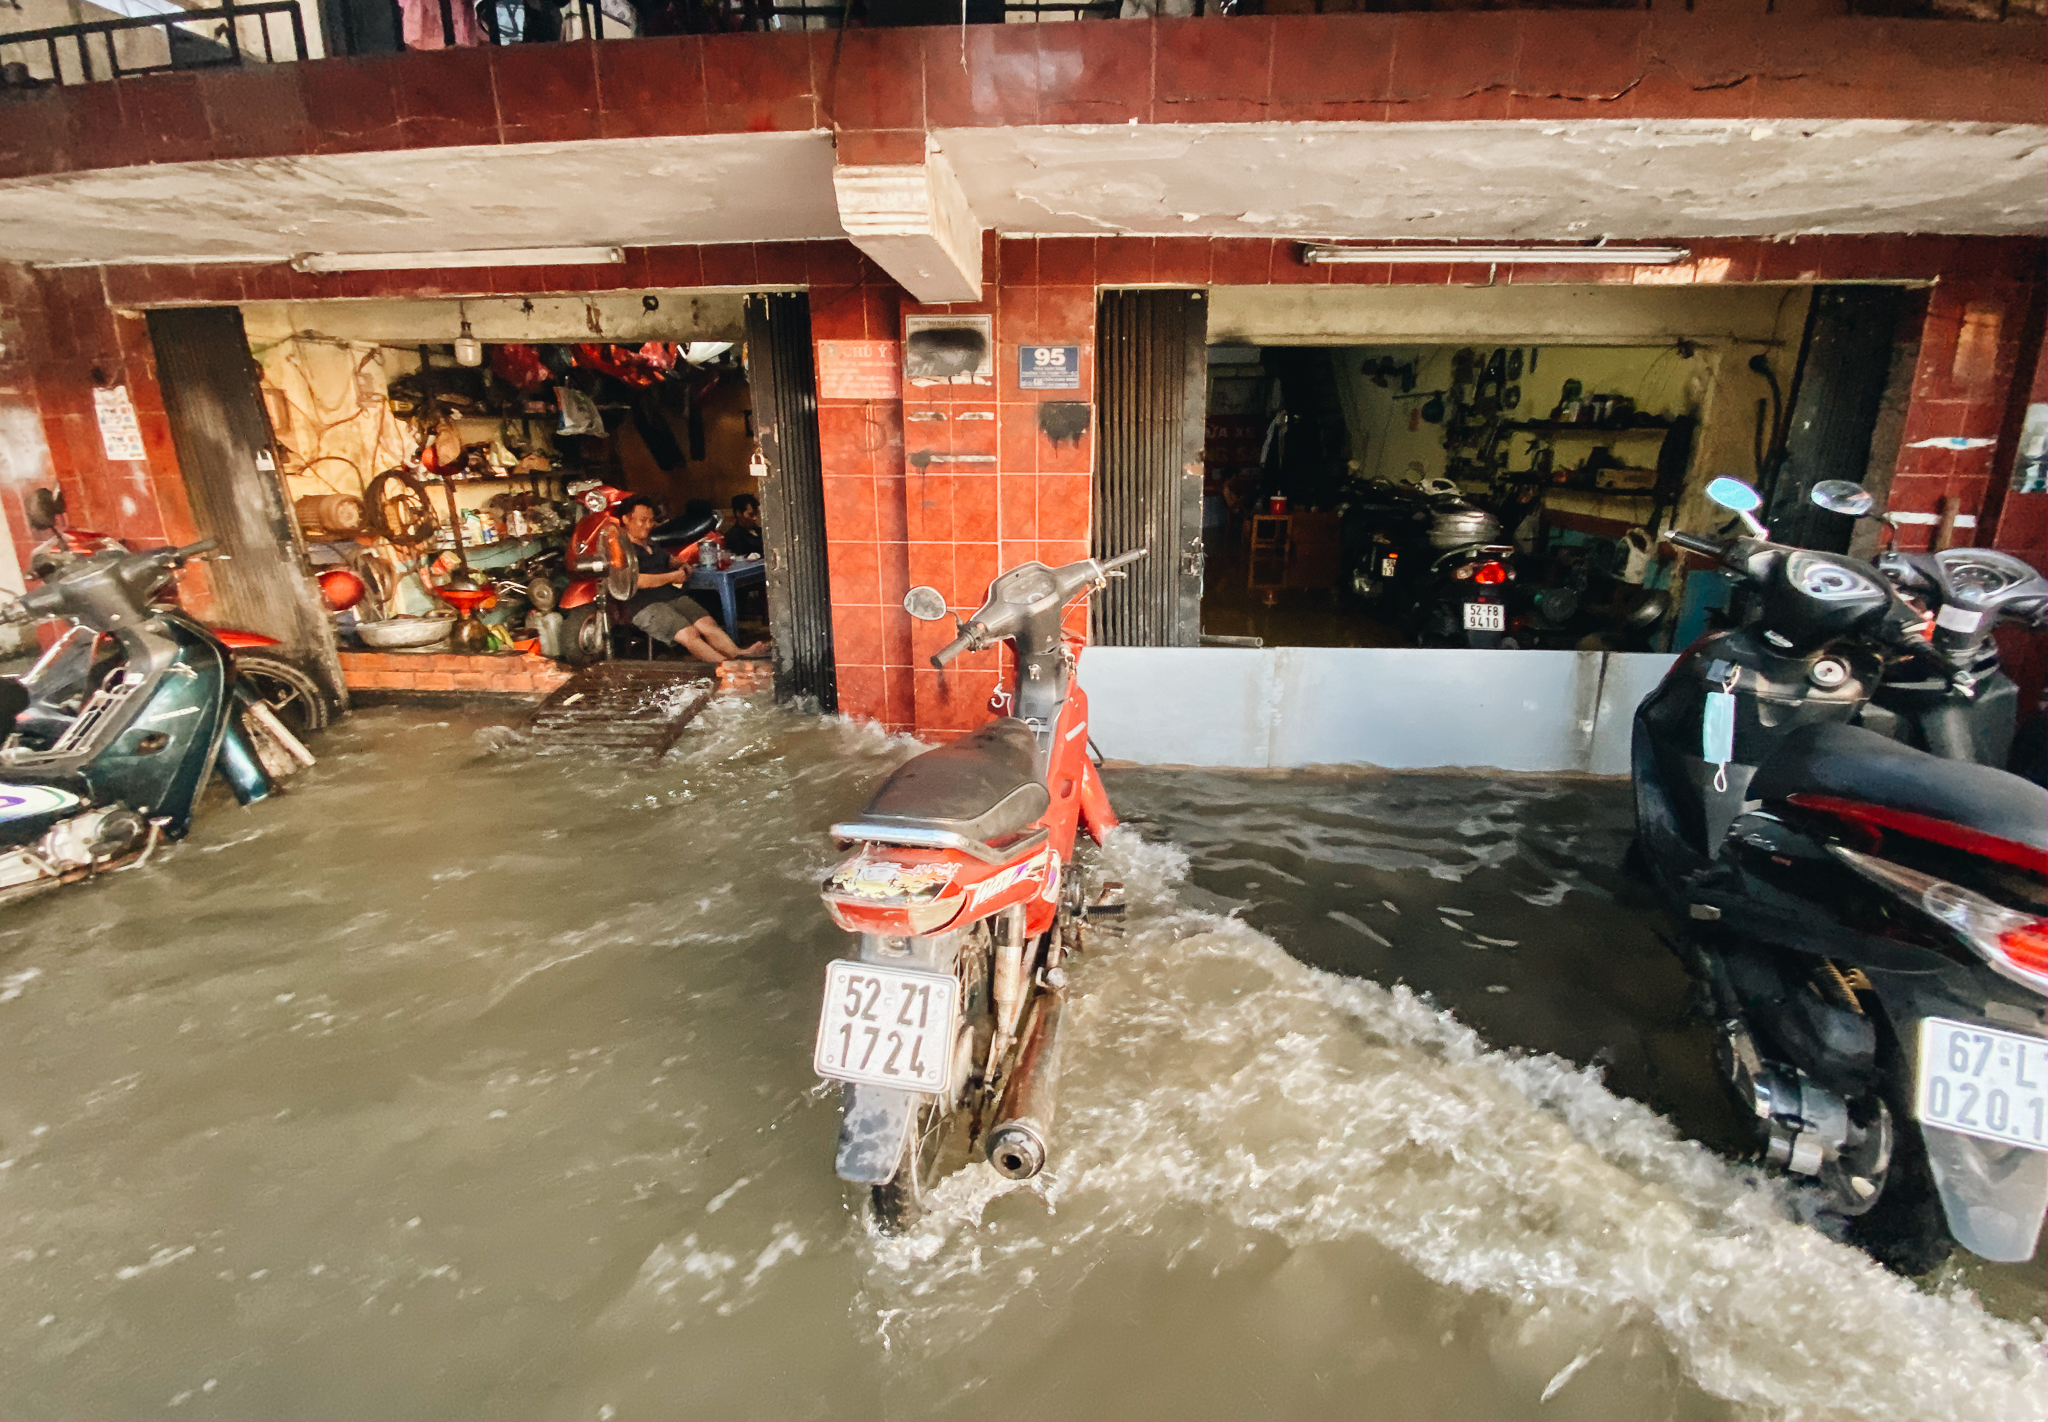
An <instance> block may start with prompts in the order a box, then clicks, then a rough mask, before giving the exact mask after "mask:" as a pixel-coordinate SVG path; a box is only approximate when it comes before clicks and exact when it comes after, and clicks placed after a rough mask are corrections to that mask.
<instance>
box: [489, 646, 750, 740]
mask: <svg viewBox="0 0 2048 1422" xmlns="http://www.w3.org/2000/svg"><path fill="white" fill-rule="evenodd" d="M717 691H718V685H717V683H716V681H714V680H713V678H712V674H711V668H710V667H708V666H706V665H704V664H703V663H701V662H599V663H598V664H597V665H596V666H592V667H585V668H584V669H583V670H582V671H580V672H578V673H576V675H575V676H573V677H571V678H570V679H569V680H568V681H567V682H565V683H563V685H561V686H560V687H558V688H557V689H556V690H555V693H554V694H553V695H552V696H550V697H548V699H547V700H545V701H543V702H541V704H540V705H538V706H536V707H535V708H534V710H533V714H532V715H531V716H530V717H528V718H527V722H526V728H527V730H528V731H530V732H531V733H532V734H533V736H534V738H535V739H536V740H538V741H540V742H542V743H543V744H546V745H550V746H562V747H565V748H570V749H577V750H596V751H605V752H608V753H612V754H618V755H633V754H643V755H646V756H648V757H649V758H650V759H654V760H659V759H660V758H661V757H662V756H664V755H666V754H667V753H668V749H669V747H670V746H672V745H674V744H675V743H676V738H677V737H678V736H680V735H682V733H683V728H684V727H685V726H687V725H689V724H690V722H691V721H693V720H695V719H696V717H697V713H698V712H700V711H702V710H703V709H704V707H705V706H706V705H707V704H708V703H709V702H710V700H711V698H712V697H713V696H714V695H715V694H717Z"/></svg>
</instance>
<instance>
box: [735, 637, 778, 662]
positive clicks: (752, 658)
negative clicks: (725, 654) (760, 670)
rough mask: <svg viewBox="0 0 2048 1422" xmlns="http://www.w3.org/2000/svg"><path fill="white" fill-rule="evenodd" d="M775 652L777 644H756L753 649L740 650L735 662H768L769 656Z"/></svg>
mask: <svg viewBox="0 0 2048 1422" xmlns="http://www.w3.org/2000/svg"><path fill="white" fill-rule="evenodd" d="M774 650H775V643H774V642H772V641H768V642H756V643H755V644H754V645H753V646H751V647H742V648H740V649H739V651H738V652H737V653H736V654H735V655H734V657H733V660H734V661H742V662H764V661H766V660H768V654H769V653H770V652H772V651H774Z"/></svg>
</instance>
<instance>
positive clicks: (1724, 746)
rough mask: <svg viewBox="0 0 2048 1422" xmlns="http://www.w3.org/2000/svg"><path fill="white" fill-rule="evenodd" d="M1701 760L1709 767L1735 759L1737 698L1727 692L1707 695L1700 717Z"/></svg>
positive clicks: (1711, 692) (1712, 692) (1713, 692)
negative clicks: (1704, 707)
mask: <svg viewBox="0 0 2048 1422" xmlns="http://www.w3.org/2000/svg"><path fill="white" fill-rule="evenodd" d="M1700 759H1702V760H1704V761H1706V762H1707V764H1709V765H1726V764H1727V763H1728V762H1729V761H1731V760H1733V759H1735V698H1734V697H1733V696H1730V695H1729V694H1728V693H1727V692H1725V691H1710V692H1708V693H1707V705H1706V709H1705V710H1704V711H1703V712H1702V713H1701V715H1700Z"/></svg>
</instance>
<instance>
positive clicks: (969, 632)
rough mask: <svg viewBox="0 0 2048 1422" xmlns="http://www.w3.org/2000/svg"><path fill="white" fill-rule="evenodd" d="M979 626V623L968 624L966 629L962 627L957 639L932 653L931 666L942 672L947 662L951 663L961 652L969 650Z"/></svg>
mask: <svg viewBox="0 0 2048 1422" xmlns="http://www.w3.org/2000/svg"><path fill="white" fill-rule="evenodd" d="M980 626H981V624H979V623H974V622H970V623H969V624H968V625H967V626H966V627H963V628H962V629H961V630H960V635H959V636H958V637H955V638H954V639H953V640H952V641H950V642H948V643H947V644H946V645H945V646H943V647H941V648H939V650H938V651H936V652H933V653H932V665H933V666H934V667H937V668H940V669H941V670H943V669H944V668H945V665H946V663H947V662H950V661H952V660H953V658H955V657H957V656H959V655H960V654H961V653H962V652H965V651H968V650H969V649H971V648H972V647H973V646H974V638H975V634H976V633H977V632H978V631H979V630H980Z"/></svg>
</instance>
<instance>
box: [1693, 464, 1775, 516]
mask: <svg viewBox="0 0 2048 1422" xmlns="http://www.w3.org/2000/svg"><path fill="white" fill-rule="evenodd" d="M1707 497H1708V498H1710V499H1712V500H1713V501H1714V502H1715V503H1717V504H1719V505H1720V506H1721V507H1722V508H1724V509H1727V510H1729V511H1730V512H1733V513H1739V514H1748V513H1755V512H1756V511H1757V510H1758V509H1760V508H1762V507H1763V502H1764V500H1763V495H1761V494H1759V493H1757V491H1756V490H1754V489H1752V488H1750V487H1749V485H1747V484H1745V483H1743V482H1742V481H1741V480H1740V479H1731V478H1729V477H1728V476H1727V475H1725V474H1724V475H1722V476H1721V477H1720V478H1718V479H1716V480H1714V482H1713V483H1711V484H1709V485H1707Z"/></svg>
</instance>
